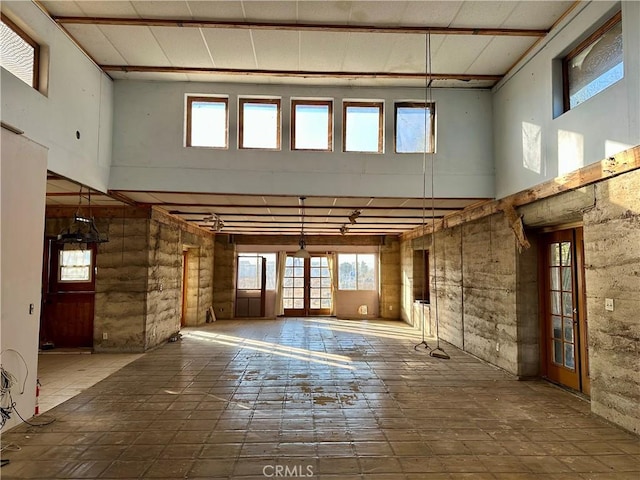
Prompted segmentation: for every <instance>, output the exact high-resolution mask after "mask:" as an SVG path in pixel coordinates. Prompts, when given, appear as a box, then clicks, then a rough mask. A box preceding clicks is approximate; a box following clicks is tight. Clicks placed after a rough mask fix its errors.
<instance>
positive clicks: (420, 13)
mask: <svg viewBox="0 0 640 480" xmlns="http://www.w3.org/2000/svg"><path fill="white" fill-rule="evenodd" d="M462 3H463V2H462V1H453V0H452V1H429V2H408V5H407V8H406V10H405V11H404V16H403V18H402V24H404V25H429V26H433V27H448V26H449V24H450V23H451V22H452V21H453V19H454V18H455V16H456V14H457V13H458V10H460V7H461V6H462Z"/></svg>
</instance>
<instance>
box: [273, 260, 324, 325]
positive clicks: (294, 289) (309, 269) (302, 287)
mask: <svg viewBox="0 0 640 480" xmlns="http://www.w3.org/2000/svg"><path fill="white" fill-rule="evenodd" d="M282 301H283V306H284V314H285V315H288V316H308V315H329V314H331V306H332V302H333V298H332V292H331V273H330V271H329V261H328V259H327V257H325V256H312V257H311V258H298V257H293V256H287V261H286V264H285V272H284V283H283V289H282Z"/></svg>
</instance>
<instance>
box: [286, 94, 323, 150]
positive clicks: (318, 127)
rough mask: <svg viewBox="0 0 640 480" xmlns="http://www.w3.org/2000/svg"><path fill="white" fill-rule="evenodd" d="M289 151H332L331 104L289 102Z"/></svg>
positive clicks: (306, 101) (303, 101)
mask: <svg viewBox="0 0 640 480" xmlns="http://www.w3.org/2000/svg"><path fill="white" fill-rule="evenodd" d="M291 149H292V150H315V151H322V152H330V151H331V150H332V149H333V102H332V101H331V100H292V101H291Z"/></svg>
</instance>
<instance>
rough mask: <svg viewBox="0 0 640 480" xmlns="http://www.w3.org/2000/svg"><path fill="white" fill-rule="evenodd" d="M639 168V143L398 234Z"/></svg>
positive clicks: (416, 233)
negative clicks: (571, 170) (566, 172)
mask: <svg viewBox="0 0 640 480" xmlns="http://www.w3.org/2000/svg"><path fill="white" fill-rule="evenodd" d="M639 168H640V145H637V146H635V147H632V148H630V149H628V150H625V151H624V152H620V153H617V154H615V155H612V156H610V157H608V158H605V159H604V160H601V161H599V162H595V163H592V164H590V165H587V166H585V167H582V168H580V169H578V170H575V171H573V172H570V173H568V174H566V175H563V176H560V177H556V178H554V179H553V180H549V181H546V182H543V183H541V184H539V185H536V186H535V187H531V188H528V189H526V190H522V191H520V192H517V193H514V194H512V195H509V196H507V197H504V198H501V199H499V200H489V201H487V202H484V203H481V204H479V205H475V206H471V207H468V208H465V209H463V210H461V211H459V212H455V213H452V214H450V215H446V216H445V217H444V218H443V219H442V220H439V221H437V222H435V225H433V224H432V225H427V226H426V227H424V228H423V227H422V226H421V227H419V228H416V229H414V230H411V231H410V232H407V233H405V234H403V235H401V238H402V239H403V240H411V239H414V238H418V237H421V236H422V235H428V234H430V233H433V232H434V231H435V232H437V231H439V230H442V229H445V228H452V227H455V226H457V225H461V224H463V223H467V222H471V221H474V220H479V219H481V218H484V217H487V216H489V215H493V214H495V213H498V212H501V211H503V210H504V208H505V207H506V206H507V205H510V206H512V207H521V206H523V205H528V204H530V203H533V202H536V201H538V200H543V199H545V198H549V197H553V196H555V195H559V194H561V193H564V192H568V191H571V190H576V189H578V188H582V187H586V186H588V185H591V184H594V183H597V182H600V181H603V180H607V179H609V178H613V177H616V176H618V175H622V174H623V173H627V172H631V171H633V170H637V169H639Z"/></svg>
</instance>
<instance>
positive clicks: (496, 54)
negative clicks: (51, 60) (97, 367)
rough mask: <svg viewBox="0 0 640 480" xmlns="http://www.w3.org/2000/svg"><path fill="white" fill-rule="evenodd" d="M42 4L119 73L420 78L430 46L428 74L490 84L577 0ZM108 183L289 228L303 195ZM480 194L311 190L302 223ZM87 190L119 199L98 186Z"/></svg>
mask: <svg viewBox="0 0 640 480" xmlns="http://www.w3.org/2000/svg"><path fill="white" fill-rule="evenodd" d="M39 5H40V6H41V8H43V9H44V10H45V11H46V12H47V13H48V14H49V15H51V16H52V17H53V18H54V19H55V20H56V22H57V23H58V24H59V25H60V26H61V27H62V28H63V29H65V30H66V31H67V32H68V34H69V35H70V36H71V37H72V38H73V39H74V40H75V41H76V43H77V44H78V45H79V46H80V47H81V48H82V49H84V51H85V52H86V53H87V55H89V56H90V57H91V58H92V59H93V61H94V62H95V63H96V64H97V65H99V66H100V67H101V68H102V69H103V70H104V71H105V72H106V73H107V74H108V75H110V76H111V77H112V78H113V79H117V80H127V79H145V80H162V81H210V82H248V83H256V84H261V83H262V84H265V83H278V84H305V85H306V84H312V85H349V86H417V87H421V86H424V85H425V84H426V80H427V78H426V76H425V71H426V70H427V59H430V67H429V75H430V78H431V86H432V87H434V88H437V87H464V88H472V87H474V88H489V87H491V86H493V85H495V84H496V83H497V82H498V81H499V80H500V78H502V77H503V76H504V75H505V74H506V73H507V72H508V71H509V70H510V69H511V68H512V67H513V66H514V65H515V64H516V63H517V62H518V61H519V60H520V59H521V58H522V57H523V56H524V55H526V53H527V52H528V51H529V50H530V49H531V48H532V47H533V46H534V45H535V44H536V42H538V41H540V40H541V39H543V38H544V37H545V36H546V35H547V33H548V32H549V30H550V29H551V28H552V27H553V26H554V25H555V24H556V23H557V22H558V21H559V20H560V19H561V18H563V16H564V15H565V14H566V13H567V12H568V11H570V10H571V9H572V8H573V7H574V6H575V5H576V2H573V1H467V0H465V1H425V0H423V1H302V0H299V1H247V0H245V1H238V0H225V1H67V0H65V1H58V0H53V1H52V0H45V1H41V2H39ZM427 33H428V35H427ZM427 45H429V46H430V47H429V48H427ZM76 192H78V186H77V185H75V184H74V183H73V182H70V181H68V180H65V179H61V178H56V177H55V176H52V177H51V178H50V180H49V186H48V194H47V195H48V196H47V201H48V204H50V205H60V204H69V205H74V204H76V203H77V202H78V196H77V194H76ZM110 193H111V194H112V195H113V196H114V197H115V198H117V199H119V200H124V201H125V202H126V203H131V204H138V205H153V206H156V207H159V208H162V209H164V210H166V211H167V212H169V213H172V214H174V215H176V216H179V217H181V218H183V219H184V220H186V221H188V222H190V223H192V224H195V225H198V226H200V227H202V228H205V229H209V230H214V231H215V230H219V229H220V228H222V229H221V230H220V231H222V232H223V233H233V234H243V233H245V234H287V233H290V234H296V233H297V232H299V230H300V228H301V227H302V208H301V205H300V203H301V202H300V200H299V198H298V197H292V196H276V195H274V196H262V195H221V194H213V193H212V194H192V193H189V192H139V191H122V192H110ZM482 200H486V199H476V198H465V199H457V198H439V199H436V200H435V201H434V202H433V204H432V203H431V201H430V200H428V199H427V200H424V199H422V198H363V197H358V198H356V197H341V198H336V197H309V198H307V199H306V200H305V216H304V221H305V231H306V232H308V233H309V234H320V235H323V234H333V235H335V234H340V233H341V228H342V229H343V231H342V233H346V234H348V235H352V234H392V235H393V234H400V233H403V232H407V231H409V230H412V229H414V228H416V227H418V226H420V225H421V224H422V223H423V222H430V221H431V218H432V217H435V218H441V217H443V216H445V215H447V214H448V213H453V212H454V211H456V210H460V209H462V208H464V207H466V206H468V205H471V204H475V203H477V202H479V201H482ZM92 202H93V204H94V205H98V204H111V203H112V202H116V204H119V202H118V201H117V200H114V198H110V197H108V196H105V195H100V194H96V193H94V194H93V198H92ZM356 211H358V212H360V213H359V216H358V218H356V219H355V223H351V222H350V221H349V216H350V215H351V214H353V213H354V212H356ZM218 219H219V220H218ZM220 220H221V221H222V223H221V222H220Z"/></svg>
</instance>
